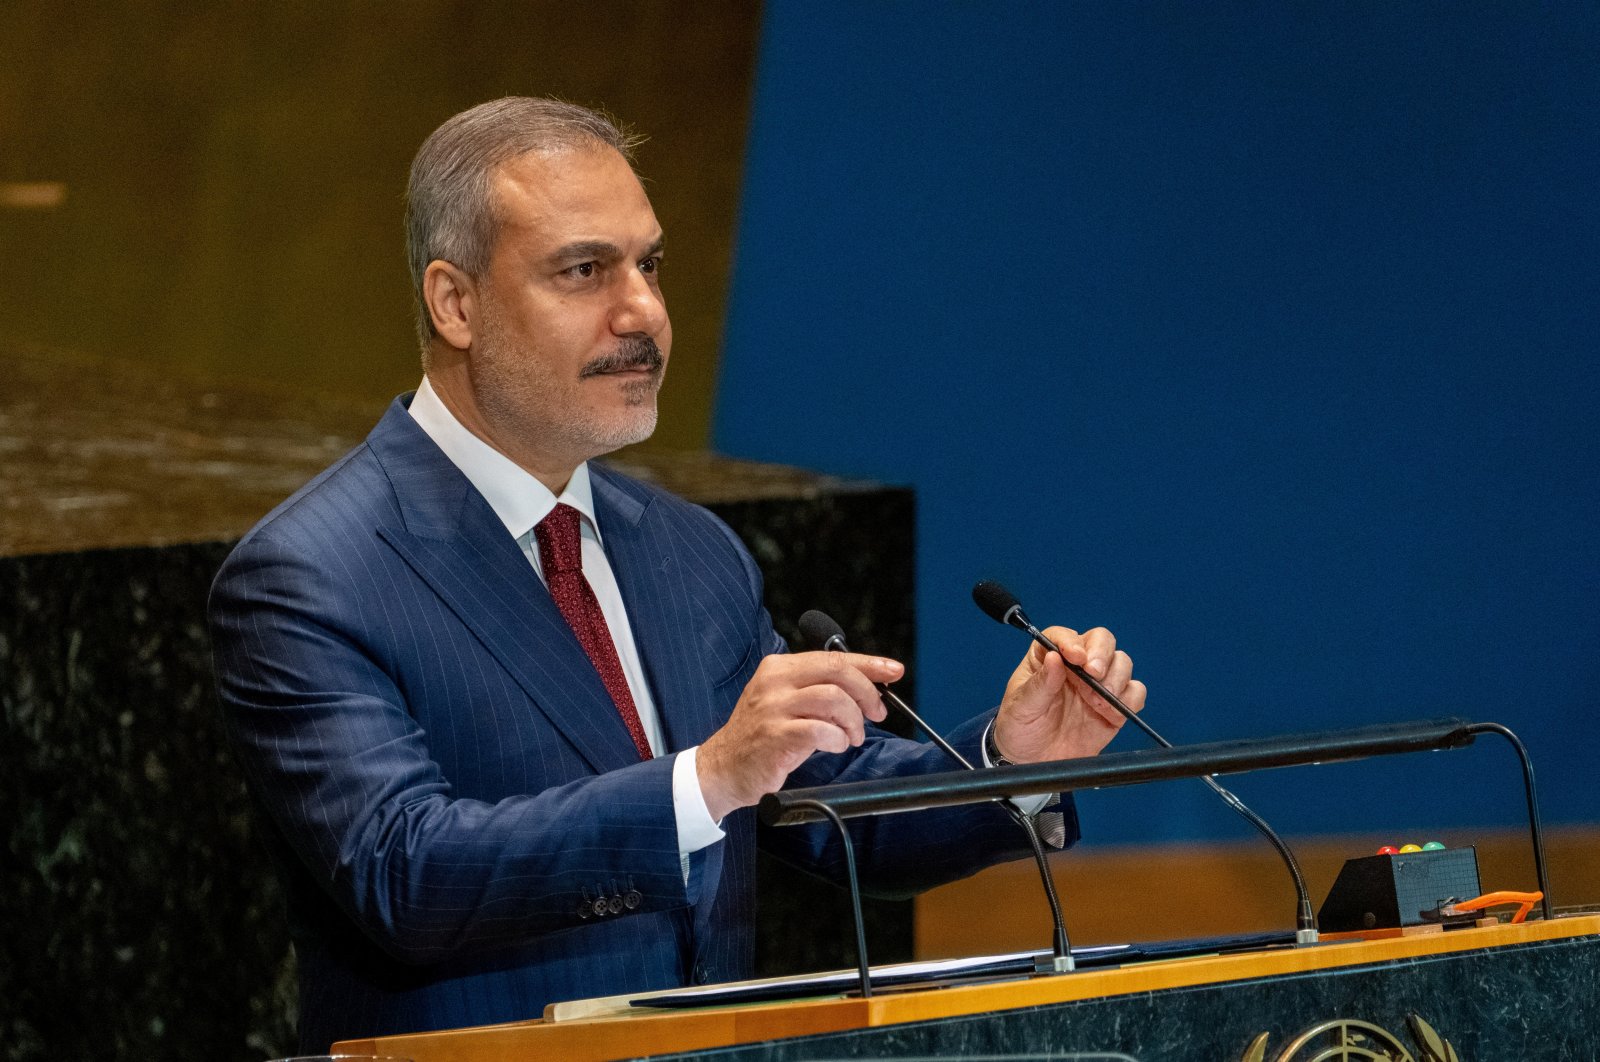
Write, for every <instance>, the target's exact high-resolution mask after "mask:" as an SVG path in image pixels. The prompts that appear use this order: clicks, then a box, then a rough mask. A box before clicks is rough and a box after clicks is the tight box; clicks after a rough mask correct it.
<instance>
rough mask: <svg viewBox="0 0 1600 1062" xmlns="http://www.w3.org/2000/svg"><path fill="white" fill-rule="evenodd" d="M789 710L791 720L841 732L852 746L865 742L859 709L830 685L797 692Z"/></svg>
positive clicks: (861, 715)
mask: <svg viewBox="0 0 1600 1062" xmlns="http://www.w3.org/2000/svg"><path fill="white" fill-rule="evenodd" d="M788 708H789V711H788V714H789V716H790V717H791V718H794V719H814V720H818V721H820V722H824V723H827V724H828V725H829V726H833V727H837V728H838V729H840V730H842V731H844V733H845V736H846V737H848V738H849V739H850V744H852V745H859V744H861V743H862V742H863V741H865V740H866V737H867V732H866V721H865V718H864V717H863V714H862V711H861V706H860V705H859V704H857V703H856V702H855V701H854V700H853V699H852V698H851V697H850V695H849V694H847V693H845V692H844V691H843V690H842V689H840V688H839V687H838V686H835V685H833V684H831V683H822V684H819V685H816V686H806V687H804V688H802V689H798V690H796V691H795V692H794V696H793V698H792V699H791V700H790V702H789V705H788Z"/></svg>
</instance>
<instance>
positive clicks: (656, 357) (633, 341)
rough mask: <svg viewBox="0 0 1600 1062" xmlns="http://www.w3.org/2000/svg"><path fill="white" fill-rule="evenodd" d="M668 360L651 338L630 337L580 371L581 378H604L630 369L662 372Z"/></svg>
mask: <svg viewBox="0 0 1600 1062" xmlns="http://www.w3.org/2000/svg"><path fill="white" fill-rule="evenodd" d="M666 363H667V359H666V358H664V357H662V356H661V348H660V347H658V346H656V341H655V340H653V339H651V338H650V337H649V336H629V337H628V338H626V339H624V340H623V341H622V342H621V343H620V344H618V345H617V349H616V350H613V351H612V352H611V353H609V354H602V355H600V356H599V357H598V358H595V359H594V360H593V361H591V362H589V364H587V365H585V366H584V367H583V368H582V370H580V371H579V373H578V376H579V378H580V379H581V378H583V377H587V376H603V375H605V374H606V373H608V372H626V371H628V370H630V369H648V370H649V371H650V372H660V371H661V367H662V366H663V365H665V364H666Z"/></svg>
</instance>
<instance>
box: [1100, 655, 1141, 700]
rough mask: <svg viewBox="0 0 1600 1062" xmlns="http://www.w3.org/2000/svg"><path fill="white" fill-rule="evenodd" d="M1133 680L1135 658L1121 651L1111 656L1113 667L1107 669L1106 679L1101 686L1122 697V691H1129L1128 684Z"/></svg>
mask: <svg viewBox="0 0 1600 1062" xmlns="http://www.w3.org/2000/svg"><path fill="white" fill-rule="evenodd" d="M1132 678H1133V658H1132V657H1130V656H1129V655H1128V654H1127V653H1124V652H1123V651H1122V650H1121V649H1118V650H1117V651H1116V652H1115V653H1113V654H1112V656H1111V666H1110V667H1108V668H1106V677H1105V678H1103V679H1101V680H1100V684H1101V685H1102V686H1104V687H1105V688H1106V689H1108V690H1110V691H1111V692H1112V693H1113V694H1114V695H1115V696H1117V697H1121V696H1122V691H1123V690H1125V689H1127V687H1128V682H1129V680H1130V679H1132Z"/></svg>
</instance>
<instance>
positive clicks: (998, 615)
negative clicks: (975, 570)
mask: <svg viewBox="0 0 1600 1062" xmlns="http://www.w3.org/2000/svg"><path fill="white" fill-rule="evenodd" d="M972 600H973V601H974V602H975V603H976V604H977V606H978V607H979V608H981V609H983V614H984V615H986V616H988V617H989V618H990V619H992V620H994V621H995V622H996V623H1004V624H1005V625H1006V626H1008V627H1009V626H1010V625H1011V611H1012V609H1016V610H1017V611H1019V612H1020V611H1021V610H1022V602H1021V601H1018V600H1017V595H1016V594H1013V593H1012V592H1011V591H1010V590H1007V589H1006V588H1005V587H1003V586H1001V585H1000V584H999V583H997V582H995V581H994V580H993V579H985V580H983V581H982V582H981V583H978V584H977V585H976V586H974V587H973V588H972Z"/></svg>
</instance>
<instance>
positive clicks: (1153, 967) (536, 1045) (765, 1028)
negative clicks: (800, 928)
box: [334, 915, 1600, 1062]
mask: <svg viewBox="0 0 1600 1062" xmlns="http://www.w3.org/2000/svg"><path fill="white" fill-rule="evenodd" d="M1595 935H1600V915H1583V916H1578V917H1573V918H1560V919H1556V920H1554V921H1550V922H1528V923H1524V924H1522V925H1496V926H1485V927H1477V928H1471V929H1458V930H1451V931H1450V932H1447V933H1446V932H1439V933H1426V934H1419V935H1416V936H1405V937H1391V938H1388V939H1382V940H1346V941H1338V942H1334V943H1328V944H1323V945H1318V946H1314V947H1306V948H1294V949H1282V950H1274V951H1264V952H1256V953H1244V954H1237V955H1221V956H1201V957H1196V958H1188V959H1167V960H1161V961H1155V962H1146V963H1140V964H1137V965H1130V966H1124V967H1119V968H1116V969H1106V970H1079V971H1077V972H1075V973H1071V974H1064V975H1059V976H1051V977H1036V978H1029V979H1025V980H1011V981H997V982H992V983H987V984H980V985H967V986H962V987H953V988H942V989H926V990H919V991H908V992H896V993H890V994H885V995H882V996H874V997H873V998H871V999H859V998H840V997H830V998H826V999H806V1000H795V1001H791V1002H785V1003H769V1004H753V1005H745V1006H723V1007H711V1008H706V1009H703V1010H687V1011H683V1010H680V1011H652V1010H643V1009H640V1010H636V1011H633V1012H632V1013H628V1014H623V1015H615V1016H608V1017H602V1018H592V1019H574V1020H570V1021H558V1022H550V1021H543V1020H535V1021H525V1022H512V1023H509V1024H505V1025H485V1026H479V1027H476V1028H470V1029H451V1030H447V1031H443V1032H431V1033H412V1034H409V1035H405V1036H381V1037H374V1038H372V1039H368V1040H345V1041H342V1042H340V1043H338V1044H336V1045H334V1052H335V1053H336V1054H337V1053H340V1052H344V1053H352V1054H355V1053H367V1054H378V1055H398V1056H401V1057H404V1058H409V1059H412V1060H413V1062H491V1060H494V1062H498V1060H500V1059H504V1058H507V1057H511V1056H513V1055H522V1056H529V1057H539V1058H560V1059H562V1060H563V1062H587V1060H595V1062H599V1060H604V1059H616V1058H633V1057H637V1056H640V1055H650V1054H667V1053H670V1052H675V1051H695V1050H706V1049H709V1048H716V1047H729V1046H733V1045H735V1044H743V1043H753V1042H757V1041H761V1040H775V1039H781V1038H784V1037H791V1036H810V1035H814V1034H817V1033H829V1032H846V1031H849V1030H852V1029H863V1028H870V1027H874V1026H883V1025H896V1024H901V1023H905V1022H915V1021H927V1020H931V1019H936V1018H950V1017H959V1016H961V1015H967V1014H983V1013H989V1012H993V1011H997V1010H1008V1009H1012V1008H1018V1007H1035V1006H1041V1005H1045V1004H1050V1003H1065V1002H1072V1001H1076V1000H1084V999H1095V998H1102V997H1110V996H1118V995H1127V994H1131V993H1140V992H1153V991H1159V990H1162V989H1169V988H1185V987H1190V986H1194V985H1205V984H1217V983H1222V982H1228V981H1245V980H1251V979H1254V978H1262V977H1278V976H1283V975H1286V974H1299V973H1308V972H1315V971H1318V970H1331V969H1337V968H1340V967H1347V966H1359V965H1363V964H1368V963H1381V962H1386V961H1389V960H1394V959H1409V958H1417V957H1420V956H1429V955H1444V954H1449V953H1451V952H1463V951H1473V950H1478V949H1486V948H1495V947H1503V946H1506V945H1511V944H1526V943H1532V942H1535V941H1546V940H1561V939H1566V938H1574V937H1586V936H1595Z"/></svg>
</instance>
